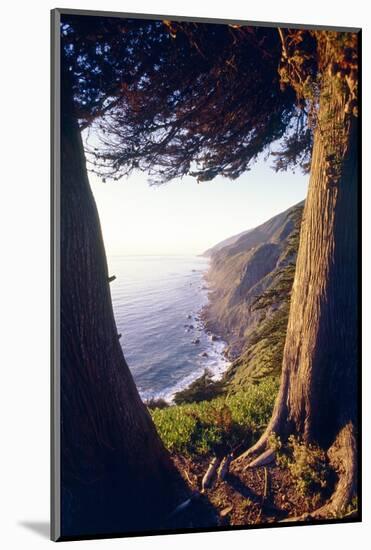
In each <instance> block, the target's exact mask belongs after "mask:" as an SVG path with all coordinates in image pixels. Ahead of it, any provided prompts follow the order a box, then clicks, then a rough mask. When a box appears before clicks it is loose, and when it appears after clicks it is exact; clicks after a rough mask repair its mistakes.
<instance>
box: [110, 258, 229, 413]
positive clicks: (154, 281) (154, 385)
mask: <svg viewBox="0 0 371 550" xmlns="http://www.w3.org/2000/svg"><path fill="white" fill-rule="evenodd" d="M108 265H109V273H110V275H116V279H115V280H114V281H113V282H112V283H111V294H112V302H113V309H114V314H115V319H116V324H117V330H118V333H121V334H122V336H121V339H120V342H121V346H122V348H123V351H124V355H125V358H126V361H127V363H128V365H129V368H130V370H131V372H132V374H133V377H134V380H135V382H136V385H137V387H138V390H139V393H140V395H141V397H142V399H144V400H147V399H150V398H163V399H166V400H167V401H170V402H171V400H172V398H173V396H174V394H175V393H176V392H177V391H179V390H181V389H184V388H186V387H187V386H189V384H190V383H191V382H192V381H194V380H195V379H196V378H198V377H199V376H200V375H202V374H203V372H204V371H205V369H209V371H211V373H212V374H213V378H214V379H217V378H220V376H221V374H222V373H223V372H224V371H225V369H226V368H227V367H228V365H229V362H228V361H227V359H226V358H225V357H224V355H223V351H224V349H225V346H226V344H225V343H224V342H222V341H221V340H217V341H213V340H212V336H211V335H210V334H207V333H206V331H205V330H204V327H203V324H202V321H201V320H200V317H199V312H200V310H201V308H202V307H203V306H204V305H205V304H206V303H207V299H208V298H207V294H208V291H207V287H206V283H205V281H204V279H203V276H204V274H205V272H206V271H207V269H208V265H209V260H208V259H207V258H204V257H199V256H113V255H112V256H110V257H109V258H108Z"/></svg>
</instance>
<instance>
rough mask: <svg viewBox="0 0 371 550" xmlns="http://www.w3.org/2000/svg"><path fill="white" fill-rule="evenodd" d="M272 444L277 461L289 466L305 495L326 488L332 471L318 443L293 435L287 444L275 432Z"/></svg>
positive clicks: (314, 493)
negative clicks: (307, 442)
mask: <svg viewBox="0 0 371 550" xmlns="http://www.w3.org/2000/svg"><path fill="white" fill-rule="evenodd" d="M270 446H271V448H272V449H273V450H274V451H275V453H276V462H277V464H278V465H279V466H281V467H282V468H287V469H288V470H289V471H290V473H291V475H292V477H293V478H294V480H295V483H296V486H297V489H298V491H299V492H300V493H301V494H302V495H303V496H314V495H316V494H318V493H319V492H321V491H322V490H323V489H325V488H326V487H327V485H328V482H329V477H330V473H331V469H330V465H329V462H328V458H327V455H326V453H325V451H323V450H322V449H321V448H320V447H318V445H315V444H306V443H304V442H303V441H302V440H301V439H299V438H298V437H295V436H293V435H291V436H290V437H289V438H288V441H287V443H286V444H283V443H282V441H281V440H280V438H279V437H277V436H276V435H275V434H273V435H272V436H271V438H270Z"/></svg>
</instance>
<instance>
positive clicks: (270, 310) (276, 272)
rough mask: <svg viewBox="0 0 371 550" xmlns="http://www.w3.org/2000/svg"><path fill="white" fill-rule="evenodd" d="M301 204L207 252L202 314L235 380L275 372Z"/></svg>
mask: <svg viewBox="0 0 371 550" xmlns="http://www.w3.org/2000/svg"><path fill="white" fill-rule="evenodd" d="M303 204H304V203H299V204H297V205H295V206H293V207H292V208H289V209H288V210H286V211H285V212H282V213H281V214H278V215H277V216H274V217H273V218H271V219H270V220H268V221H267V222H265V223H264V224H262V225H260V226H259V227H257V228H255V229H251V230H249V231H247V232H244V233H242V234H240V235H237V236H236V237H231V238H230V239H227V240H226V241H223V242H222V243H219V244H217V245H216V246H215V247H214V248H211V249H209V250H208V251H207V252H206V255H208V256H209V257H210V258H211V267H210V270H209V272H208V275H207V279H208V282H209V285H210V290H211V292H210V295H209V304H208V305H207V306H206V307H205V309H204V312H203V318H204V321H205V324H206V326H207V328H209V329H210V330H212V331H213V332H214V333H216V334H218V335H220V336H221V337H222V338H223V339H224V340H225V341H226V342H227V343H228V355H229V357H230V358H231V359H232V360H234V363H233V365H232V367H231V369H230V371H229V372H228V373H227V375H226V378H228V377H229V379H230V380H232V378H233V380H234V383H239V384H244V383H245V382H247V381H252V380H254V379H255V378H259V377H261V376H263V375H264V374H267V373H271V372H276V371H277V370H279V365H280V359H281V357H280V355H281V354H282V350H283V344H284V336H285V331H286V324H287V315H288V306H289V298H290V293H291V286H292V282H293V276H294V272H295V261H296V253H297V248H298V242H299V228H300V222H301V217H302V211H303Z"/></svg>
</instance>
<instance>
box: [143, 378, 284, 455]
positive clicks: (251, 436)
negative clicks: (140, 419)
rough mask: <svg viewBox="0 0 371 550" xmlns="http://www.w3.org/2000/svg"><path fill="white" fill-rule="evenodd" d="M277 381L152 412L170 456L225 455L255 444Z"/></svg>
mask: <svg viewBox="0 0 371 550" xmlns="http://www.w3.org/2000/svg"><path fill="white" fill-rule="evenodd" d="M277 391H278V382H277V380H276V379H274V378H272V377H270V378H267V379H265V380H262V381H261V382H260V384H258V385H255V386H251V387H250V388H249V389H248V391H239V392H236V393H234V394H232V395H228V394H227V395H225V396H220V397H217V398H215V399H212V400H210V401H202V402H200V403H189V404H184V405H178V406H171V407H167V408H162V409H160V408H155V409H151V410H150V412H151V415H152V418H153V420H154V422H155V424H156V427H157V430H158V432H159V434H160V436H161V439H162V441H163V442H164V444H165V445H166V447H167V448H168V449H169V451H171V452H173V453H180V454H182V455H187V456H195V455H209V454H210V455H214V454H216V455H218V454H220V455H224V454H225V453H227V452H230V451H232V450H233V449H234V448H235V447H236V446H237V445H241V443H244V444H245V445H246V446H248V445H251V444H252V443H254V442H255V441H256V440H257V439H258V438H259V436H260V435H261V434H262V432H263V430H264V428H265V427H266V425H267V423H268V421H269V418H270V416H271V413H272V409H273V405H274V400H275V396H276V394H277Z"/></svg>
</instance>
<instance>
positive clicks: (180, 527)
mask: <svg viewBox="0 0 371 550" xmlns="http://www.w3.org/2000/svg"><path fill="white" fill-rule="evenodd" d="M360 36H361V34H360V30H359V29H351V28H337V27H332V28H326V27H313V26H303V25H295V24H277V23H254V22H244V21H232V20H231V21H228V20H225V21H221V20H212V19H192V18H187V17H175V16H165V15H164V16H159V15H156V16H155V15H135V14H120V13H105V12H89V11H85V12H84V11H79V10H67V9H57V10H53V12H52V180H53V181H52V222H53V223H52V226H53V227H52V231H53V232H52V256H53V257H52V264H53V266H52V267H53V270H52V271H53V273H52V302H53V310H52V321H53V322H52V335H53V348H52V350H53V351H52V538H53V540H71V539H84V538H99V537H116V536H134V535H135V536H138V535H149V534H161V533H163V534H166V533H188V532H194V531H211V530H227V529H241V528H244V529H245V528H257V527H267V526H278V525H287V526H289V525H298V524H299V525H302V524H306V525H311V524H316V523H333V522H345V521H360V520H361V508H360V483H359V481H360V479H359V477H360V468H359V464H360V455H359V453H360V445H359V438H360V416H359V410H360V327H359V322H360V321H359V317H360V315H359V309H360V307H359V303H360V284H359V283H360V267H359V262H360V258H359V252H360V215H361V211H360V196H361V188H360V169H359V166H360V153H359V133H360V86H359V79H360Z"/></svg>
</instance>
